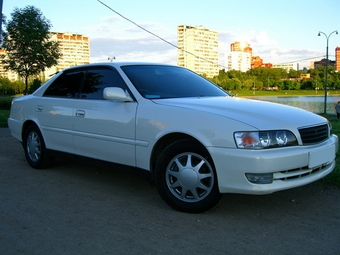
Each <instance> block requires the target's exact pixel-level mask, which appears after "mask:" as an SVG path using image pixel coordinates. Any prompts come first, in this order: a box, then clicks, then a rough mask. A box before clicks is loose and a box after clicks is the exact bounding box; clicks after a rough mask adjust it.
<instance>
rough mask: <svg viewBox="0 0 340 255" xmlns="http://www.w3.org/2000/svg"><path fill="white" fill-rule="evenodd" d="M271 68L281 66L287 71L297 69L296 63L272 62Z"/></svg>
mask: <svg viewBox="0 0 340 255" xmlns="http://www.w3.org/2000/svg"><path fill="white" fill-rule="evenodd" d="M273 68H281V69H284V70H286V71H287V72H289V70H298V64H297V63H283V64H273Z"/></svg>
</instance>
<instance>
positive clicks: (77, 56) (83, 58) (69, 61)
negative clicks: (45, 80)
mask: <svg viewBox="0 0 340 255" xmlns="http://www.w3.org/2000/svg"><path fill="white" fill-rule="evenodd" d="M50 36H51V40H54V41H58V42H59V50H60V52H61V54H62V56H61V58H60V59H59V60H58V65H56V66H53V67H51V68H49V69H48V70H47V71H46V72H45V75H47V76H48V75H50V74H53V73H56V72H58V71H60V70H64V69H65V68H68V67H70V66H76V65H82V64H89V63H90V40H89V38H88V37H87V36H84V35H81V34H73V33H59V32H51V33H50Z"/></svg>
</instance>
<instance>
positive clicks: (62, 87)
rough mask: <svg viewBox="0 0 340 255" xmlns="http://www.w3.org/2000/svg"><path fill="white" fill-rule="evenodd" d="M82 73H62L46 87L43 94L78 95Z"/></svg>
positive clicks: (51, 95) (55, 95) (68, 96)
mask: <svg viewBox="0 0 340 255" xmlns="http://www.w3.org/2000/svg"><path fill="white" fill-rule="evenodd" d="M84 74H85V73H84V72H83V71H76V72H68V73H63V74H62V75H61V76H60V77H58V78H57V79H56V80H55V81H54V82H53V83H52V84H51V85H50V86H49V87H48V88H47V89H46V91H45V93H44V96H49V97H67V98H75V97H78V93H79V90H80V85H81V83H82V80H83V78H84Z"/></svg>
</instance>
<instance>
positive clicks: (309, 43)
mask: <svg viewBox="0 0 340 255" xmlns="http://www.w3.org/2000/svg"><path fill="white" fill-rule="evenodd" d="M28 5H32V6H34V7H36V8H38V9H39V10H40V11H41V12H42V14H43V16H44V17H45V18H46V19H48V20H50V22H51V25H52V27H51V31H53V32H71V33H78V34H83V35H85V36H88V37H89V38H90V61H91V62H92V63H94V62H105V61H108V58H113V57H114V58H115V60H114V61H146V62H160V63H166V64H174V65H176V64H177V48H176V47H174V46H173V45H177V26H179V25H189V26H203V27H204V28H206V29H209V30H212V31H216V32H218V33H219V64H220V65H221V67H222V68H223V67H225V66H226V62H225V60H226V56H227V54H228V53H229V52H230V44H231V43H234V42H236V41H246V42H248V43H249V44H250V47H251V48H252V49H253V56H260V57H261V58H262V59H263V61H264V63H272V64H281V63H288V62H294V63H298V64H299V69H302V68H303V67H307V68H309V65H310V62H311V61H315V60H321V59H322V58H325V56H326V46H327V36H329V34H330V33H332V32H333V31H335V30H338V31H339V34H338V35H336V34H335V33H334V34H332V35H331V36H329V37H328V38H329V39H328V42H329V44H328V46H329V51H328V53H329V59H331V60H335V48H336V47H337V46H339V47H340V1H339V0H238V1H235V0H171V1H165V0H124V1H121V0H120V1H118V0H48V1H42V0H3V10H2V13H3V14H4V15H5V16H6V18H7V19H11V13H12V12H13V10H14V8H16V7H17V8H19V9H22V8H24V7H26V6H28ZM107 6H108V7H109V8H108V7H107ZM141 27H142V28H144V29H145V30H147V31H149V32H151V33H152V34H151V33H149V32H147V31H145V30H143V29H142V28H141ZM319 31H322V32H324V33H325V34H326V36H325V35H323V34H321V36H318V32H319ZM155 35H156V36H155ZM172 44H173V45H172Z"/></svg>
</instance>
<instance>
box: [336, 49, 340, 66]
mask: <svg viewBox="0 0 340 255" xmlns="http://www.w3.org/2000/svg"><path fill="white" fill-rule="evenodd" d="M335 70H337V71H340V47H336V48H335Z"/></svg>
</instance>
